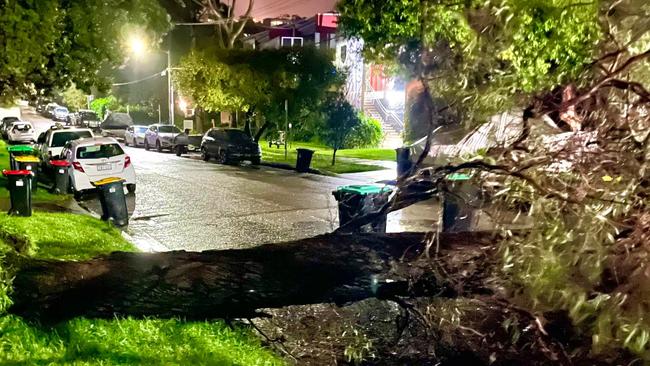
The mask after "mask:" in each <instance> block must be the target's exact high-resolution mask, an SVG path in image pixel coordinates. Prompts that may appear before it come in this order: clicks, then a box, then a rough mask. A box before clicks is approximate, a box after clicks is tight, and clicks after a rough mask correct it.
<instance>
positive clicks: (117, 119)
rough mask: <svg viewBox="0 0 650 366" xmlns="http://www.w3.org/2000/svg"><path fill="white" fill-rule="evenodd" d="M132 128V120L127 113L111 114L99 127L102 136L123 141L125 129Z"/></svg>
mask: <svg viewBox="0 0 650 366" xmlns="http://www.w3.org/2000/svg"><path fill="white" fill-rule="evenodd" d="M131 126H133V119H131V116H129V115H128V114H127V113H118V112H113V113H110V114H109V115H107V116H106V118H104V121H103V122H102V124H101V125H100V128H101V130H102V136H104V137H114V138H116V139H118V140H124V134H125V133H126V129H127V128H129V127H131Z"/></svg>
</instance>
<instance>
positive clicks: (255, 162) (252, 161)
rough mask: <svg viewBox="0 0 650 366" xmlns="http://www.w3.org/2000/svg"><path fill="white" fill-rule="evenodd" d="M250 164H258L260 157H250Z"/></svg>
mask: <svg viewBox="0 0 650 366" xmlns="http://www.w3.org/2000/svg"><path fill="white" fill-rule="evenodd" d="M251 165H260V158H253V159H251Z"/></svg>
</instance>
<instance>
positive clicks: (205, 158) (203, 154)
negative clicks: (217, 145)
mask: <svg viewBox="0 0 650 366" xmlns="http://www.w3.org/2000/svg"><path fill="white" fill-rule="evenodd" d="M201 158H202V159H203V161H208V160H210V154H208V150H207V149H206V148H202V149H201Z"/></svg>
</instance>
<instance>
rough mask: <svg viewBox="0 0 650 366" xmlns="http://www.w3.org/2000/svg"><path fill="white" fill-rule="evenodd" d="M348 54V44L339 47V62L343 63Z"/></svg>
mask: <svg viewBox="0 0 650 366" xmlns="http://www.w3.org/2000/svg"><path fill="white" fill-rule="evenodd" d="M347 56H348V46H347V45H344V46H342V47H341V63H345V58H346V57H347Z"/></svg>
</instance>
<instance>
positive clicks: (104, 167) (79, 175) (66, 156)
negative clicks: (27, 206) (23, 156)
mask: <svg viewBox="0 0 650 366" xmlns="http://www.w3.org/2000/svg"><path fill="white" fill-rule="evenodd" d="M5 123H6V124H7V126H9V127H6V125H5ZM2 130H3V133H4V131H5V130H6V136H7V138H8V140H9V141H11V142H35V143H36V146H35V147H36V149H35V150H36V151H37V153H38V155H39V156H38V157H39V160H40V161H41V165H40V170H41V171H43V172H46V173H47V172H50V171H51V169H52V165H51V161H53V160H65V161H67V162H68V163H69V168H68V172H67V173H68V177H69V179H70V189H71V191H72V193H74V195H75V197H79V196H81V195H82V194H83V193H84V192H86V191H88V190H92V189H94V188H95V187H94V186H93V184H92V182H95V181H99V180H102V179H104V178H109V177H117V178H122V179H124V184H125V187H126V188H127V190H128V191H129V192H131V193H132V192H135V187H136V181H135V170H134V169H133V165H132V164H131V158H130V157H129V156H128V155H127V154H126V153H125V152H124V150H123V149H122V146H121V145H120V143H119V142H118V141H117V140H116V139H114V138H111V137H96V136H95V135H94V133H93V131H92V130H91V129H89V128H70V127H67V126H63V125H61V124H55V125H54V126H52V127H51V128H50V129H48V130H47V131H45V132H43V133H42V134H40V135H39V136H38V138H36V136H35V132H34V129H33V127H32V126H31V124H30V123H29V122H24V121H20V120H18V119H11V121H9V119H8V118H4V119H3V120H2Z"/></svg>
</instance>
